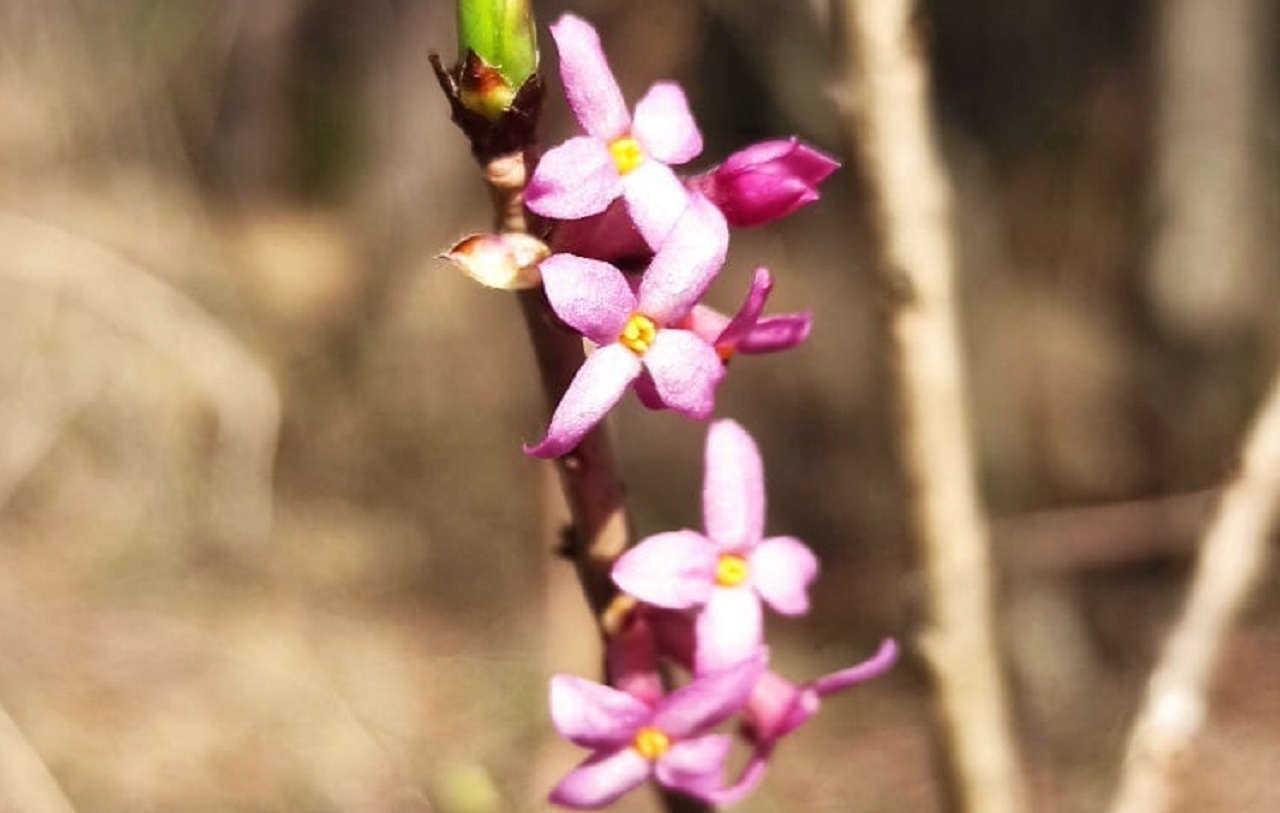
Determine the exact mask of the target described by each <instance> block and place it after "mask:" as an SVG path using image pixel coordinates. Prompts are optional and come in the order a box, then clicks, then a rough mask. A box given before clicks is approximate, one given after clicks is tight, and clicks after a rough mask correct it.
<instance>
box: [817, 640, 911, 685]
mask: <svg viewBox="0 0 1280 813" xmlns="http://www.w3.org/2000/svg"><path fill="white" fill-rule="evenodd" d="M897 660H898V643H897V641H894V640H893V639H892V638H886V639H884V640H883V641H881V642H880V648H879V649H877V650H876V654H874V655H872V656H871V657H870V658H867V659H866V660H865V661H863V662H862V663H860V664H858V665H856V666H850V667H849V668H848V669H841V670H840V671H839V672H833V673H831V674H829V675H824V676H823V677H820V678H818V679H817V680H815V681H813V682H812V683H811V684H809V685H810V686H811V687H812V688H813V691H814V692H815V693H816V694H817V695H818V696H819V697H826V696H827V695H829V694H831V693H832V692H838V691H841V690H842V689H847V688H849V687H850V686H852V685H854V684H855V683H861V682H862V681H864V680H870V679H871V678H873V677H877V676H879V675H882V674H884V673H885V672H886V671H888V669H889V667H891V666H893V664H894V663H895V662H896V661H897Z"/></svg>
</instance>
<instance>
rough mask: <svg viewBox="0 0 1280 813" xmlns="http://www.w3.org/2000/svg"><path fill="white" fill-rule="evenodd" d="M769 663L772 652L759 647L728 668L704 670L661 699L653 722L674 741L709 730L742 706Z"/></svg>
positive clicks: (655, 710) (654, 713)
mask: <svg viewBox="0 0 1280 813" xmlns="http://www.w3.org/2000/svg"><path fill="white" fill-rule="evenodd" d="M699 645H701V644H699ZM767 663H768V651H767V650H765V649H764V648H763V647H756V648H755V649H754V650H752V651H751V652H749V653H747V654H746V655H745V656H743V657H741V658H739V659H738V660H737V661H736V662H734V663H732V664H726V666H725V667H724V668H721V669H717V670H714V671H709V672H707V673H705V674H704V673H701V672H700V673H699V677H696V678H694V679H693V680H692V681H691V682H689V683H686V684H685V685H684V686H681V687H680V688H679V689H676V690H675V691H673V692H672V693H671V694H669V695H667V696H666V697H664V698H662V699H661V700H659V701H658V705H657V707H656V708H655V709H654V711H653V719H652V720H651V721H650V723H649V724H650V725H653V726H656V727H657V728H660V729H662V730H663V731H665V732H666V733H667V734H668V735H669V736H670V737H671V739H673V740H684V739H688V738H690V737H697V736H699V735H701V734H704V733H706V732H707V731H709V730H710V729H712V728H714V727H716V726H717V725H719V724H720V723H722V722H724V721H725V720H727V719H729V717H731V716H732V715H733V713H734V712H736V711H738V709H740V708H742V706H743V704H744V703H746V702H747V698H748V697H749V696H750V695H751V689H752V688H753V687H754V686H755V685H756V680H757V679H759V677H760V675H762V674H764V670H765V665H766V664H767Z"/></svg>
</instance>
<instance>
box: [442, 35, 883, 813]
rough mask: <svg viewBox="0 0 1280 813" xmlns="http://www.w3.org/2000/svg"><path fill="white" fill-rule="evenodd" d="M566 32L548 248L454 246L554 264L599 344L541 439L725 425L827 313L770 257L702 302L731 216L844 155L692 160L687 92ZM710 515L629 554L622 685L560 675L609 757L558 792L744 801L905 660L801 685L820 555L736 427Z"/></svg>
mask: <svg viewBox="0 0 1280 813" xmlns="http://www.w3.org/2000/svg"><path fill="white" fill-rule="evenodd" d="M551 33H552V36H553V37H554V39H555V42H556V46H557V48H558V51H559V56H560V73H561V78H562V84H563V87H564V91H565V94H566V96H567V97H568V102H569V107H570V109H571V110H572V112H573V114H574V116H575V117H576V119H577V121H578V124H579V125H580V126H581V128H582V134H581V135H578V136H575V137H573V138H570V139H569V140H567V141H565V142H564V143H562V144H560V145H558V146H555V147H553V148H552V149H550V150H548V151H547V152H546V154H545V155H543V156H542V158H541V160H540V161H539V163H538V165H537V167H536V168H535V170H534V173H533V176H532V178H531V179H530V181H529V183H528V186H527V189H526V194H525V205H526V206H527V208H528V209H529V210H530V211H531V212H532V213H533V214H534V215H536V216H537V217H539V218H541V222H542V223H544V224H545V225H546V230H545V233H544V236H545V237H546V246H545V247H541V244H539V246H538V247H534V249H530V248H529V247H527V246H523V245H520V244H516V243H512V242H509V241H507V240H505V239H504V238H496V239H487V238H485V239H479V238H471V239H468V240H465V241H463V242H461V243H459V244H458V245H457V246H455V248H454V249H453V250H452V251H451V253H450V256H451V257H453V258H454V259H455V261H456V262H458V263H459V265H460V266H462V267H464V270H467V271H468V273H471V274H472V276H475V277H476V278H478V279H481V280H482V281H486V282H487V283H488V284H497V285H500V286H502V287H519V286H527V285H532V284H537V279H538V277H540V280H541V284H542V286H543V290H544V292H545V294H546V298H547V302H548V303H549V305H550V307H551V309H552V310H553V311H554V312H555V314H556V316H558V317H559V319H560V321H562V322H563V323H564V324H565V325H566V326H568V327H569V328H571V329H572V330H574V331H576V332H577V333H579V334H581V335H582V336H583V337H584V338H585V339H586V340H587V341H589V342H590V343H591V344H592V345H593V346H594V350H593V351H592V352H591V354H590V355H589V356H588V357H587V359H586V361H585V362H584V363H583V365H582V367H581V368H580V369H579V371H578V373H577V375H576V377H575V378H574V380H573V382H572V383H571V384H570V386H569V388H568V390H567V391H566V392H565V394H564V395H563V397H562V399H561V401H560V403H559V404H558V405H557V407H556V409H555V410H554V412H553V414H552V417H551V421H550V425H549V427H548V428H547V431H546V434H545V436H544V437H543V438H542V439H541V440H540V441H538V442H537V443H535V444H533V445H531V446H527V447H526V448H525V451H526V453H528V454H531V455H535V456H538V457H547V458H551V457H560V456H562V455H566V454H569V453H570V452H572V451H573V449H574V448H575V447H576V446H577V445H578V444H579V442H580V441H581V440H582V439H583V437H584V436H586V434H587V433H588V432H590V431H591V430H592V428H593V427H594V426H595V425H596V424H597V423H599V422H600V420H601V419H603V418H604V416H605V415H606V414H607V413H608V412H609V410H610V409H612V408H613V406H614V404H616V403H617V402H618V401H619V400H620V399H621V398H622V396H623V395H624V393H625V392H626V391H627V390H628V389H634V390H635V392H636V395H637V397H638V398H639V399H640V401H641V402H642V403H643V404H644V405H645V406H647V407H650V408H652V409H669V410H672V411H674V412H677V413H680V414H682V415H685V416H688V417H690V418H694V419H705V418H708V417H710V415H711V413H712V411H713V408H714V405H715V393H716V388H717V386H718V385H719V383H720V381H721V380H722V379H723V378H724V375H725V369H726V365H727V363H728V361H729V359H730V358H731V357H732V356H733V355H735V354H736V353H747V354H752V353H768V352H775V351H780V350H785V349H788V348H791V347H794V346H795V345H797V344H799V343H801V342H803V341H804V340H805V339H806V338H807V336H808V334H809V327H810V316H809V314H807V313H790V314H781V315H768V316H766V315H764V309H765V304H766V301H767V300H768V297H769V294H770V292H771V291H772V289H773V277H772V275H771V274H770V273H769V271H768V270H767V269H764V268H758V269H756V271H755V273H754V274H753V275H752V278H751V281H750V285H749V287H748V289H747V292H746V294H745V297H744V299H743V301H742V304H741V306H740V307H739V308H738V310H737V312H736V313H734V314H732V315H727V314H722V313H720V312H718V311H716V310H713V309H712V308H710V307H708V306H707V305H705V304H703V303H702V297H703V295H704V293H705V292H706V291H707V289H708V286H709V285H710V284H711V282H712V280H713V279H714V278H715V277H716V276H717V275H718V274H719V273H720V272H721V270H722V266H723V264H724V261H725V257H726V253H727V251H728V245H729V230H730V227H742V226H756V225H760V224H764V223H768V222H771V221H773V220H776V219H778V218H780V217H783V216H785V215H787V214H790V213H791V212H793V211H794V210H796V209H797V208H798V207H800V206H803V205H804V204H806V203H809V202H811V201H813V200H815V199H816V198H817V196H818V194H817V186H818V184H819V183H821V182H822V180H824V179H825V178H826V177H827V176H828V175H830V174H831V173H832V172H833V171H834V170H835V169H836V167H837V163H836V162H835V161H834V160H833V159H832V158H830V157H829V156H827V155H824V154H823V153H821V152H820V151H818V150H816V149H813V148H812V147H809V146H807V145H805V144H802V143H801V142H799V141H797V140H796V139H783V140H776V141H768V142H764V143H760V144H756V145H754V146H751V147H748V148H746V149H744V150H741V151H740V152H738V153H736V154H734V155H732V156H730V157H729V158H728V159H727V160H725V161H724V162H723V163H721V164H720V165H718V166H716V167H715V168H714V169H712V170H710V171H708V172H704V173H702V174H697V175H689V174H685V173H682V172H680V171H678V170H677V168H678V167H681V166H683V165H684V164H686V163H688V162H689V161H691V160H693V159H694V158H697V157H698V156H699V154H700V153H701V152H702V135H701V133H700V131H699V130H698V126H697V124H696V123H695V122H694V120H693V117H692V115H691V114H690V112H689V106H688V102H687V100H686V98H685V95H684V92H683V91H682V90H681V89H680V87H679V86H677V85H675V84H671V83H666V82H662V83H658V84H656V85H654V86H653V87H652V88H651V89H650V90H649V91H648V92H647V93H646V94H645V95H644V97H643V98H641V100H640V101H639V103H637V104H636V105H635V108H634V109H629V108H628V107H627V105H626V103H625V101H624V100H623V97H622V93H621V91H620V90H619V88H618V84H617V82H616V81H615V79H614V77H613V74H612V72H611V71H610V70H609V65H608V63H607V61H606V59H605V56H604V53H603V51H602V50H601V47H600V40H599V37H598V36H597V34H596V32H595V30H594V29H593V28H592V27H591V26H590V25H589V24H587V23H586V22H584V21H583V20H581V19H579V18H577V17H574V16H571V15H566V16H564V17H561V18H560V20H559V21H558V22H556V23H555V24H554V25H552V26H551ZM548 254H549V256H548ZM535 265H536V272H535V271H533V270H532V269H533V267H534V266H535ZM702 519H703V521H702V530H701V531H694V530H688V529H686V530H679V531H671V532H667V533H660V534H656V535H654V536H651V537H649V538H647V539H644V540H642V541H641V542H640V543H639V544H638V545H636V546H635V547H634V548H632V549H630V550H629V551H627V552H626V553H625V554H623V555H622V556H621V557H620V558H619V559H618V560H617V561H616V562H615V563H614V566H613V570H612V576H613V580H614V582H615V584H616V585H617V587H618V588H619V590H620V591H622V594H623V595H624V596H625V597H626V598H624V599H623V606H627V607H629V610H628V611H627V613H626V615H625V619H624V621H623V622H622V624H621V627H620V629H618V630H616V631H615V632H614V633H613V634H612V635H611V636H610V639H609V641H608V644H607V653H606V658H607V666H608V679H609V682H608V684H607V685H604V684H598V683H594V682H591V681H588V680H584V679H582V678H577V677H572V676H567V675H557V676H555V677H554V678H553V679H552V681H551V717H552V721H553V723H554V725H555V727H556V729H557V731H559V733H560V734H561V735H562V736H564V737H565V738H566V739H568V740H570V741H571V742H573V743H575V744H577V745H580V746H582V747H584V748H586V749H589V750H590V752H591V754H590V755H589V756H588V757H587V758H586V760H585V761H583V762H582V763H581V764H580V765H579V766H578V767H577V768H575V769H574V770H572V771H571V772H570V773H569V774H568V775H567V776H565V777H564V779H563V780H561V782H560V783H559V784H558V785H557V786H556V787H555V789H554V790H553V791H552V792H551V800H552V801H553V802H555V803H557V804H560V805H563V806H566V807H572V808H598V807H603V806H605V805H607V804H609V803H611V802H612V801H614V800H615V799H617V798H618V797H620V796H622V795H623V794H625V793H627V792H628V791H630V790H631V789H633V788H635V787H637V786H638V785H640V784H642V783H644V782H645V781H646V780H648V779H651V778H652V779H653V780H655V781H657V782H658V783H660V784H661V785H664V786H666V787H668V788H671V789H674V790H676V791H679V792H682V793H685V794H688V795H691V796H694V797H696V798H700V799H703V800H706V801H708V802H711V803H716V804H721V803H728V802H732V801H735V800H737V799H739V798H741V797H742V796H744V795H745V794H746V793H748V792H749V791H750V790H751V789H752V788H753V787H754V786H755V785H756V783H757V782H758V781H759V779H760V777H761V776H762V774H763V773H764V770H765V768H766V766H767V764H768V761H769V759H770V756H771V755H772V753H773V750H774V748H775V746H776V745H777V743H778V742H779V741H780V740H781V739H782V738H783V737H785V736H786V735H787V734H789V733H790V732H792V731H794V730H795V729H796V728H797V727H799V726H800V725H801V724H802V723H804V722H805V721H806V720H807V719H808V718H809V717H811V716H812V715H813V714H814V713H815V712H816V711H817V708H818V706H819V703H820V702H821V699H822V698H823V697H825V696H827V695H830V694H831V693H833V692H836V691H839V690H841V689H844V688H847V687H849V686H852V685H854V684H855V683H858V682H860V681H862V680H865V679H867V678H869V677H872V676H874V675H876V674H879V673H880V672H882V671H884V670H885V669H887V668H888V667H889V666H890V665H891V664H892V663H893V661H894V659H895V658H896V656H897V649H896V646H895V645H894V643H893V642H892V641H886V642H885V643H884V644H882V645H881V647H880V650H879V651H878V652H877V653H876V654H875V655H873V656H872V657H871V658H870V659H869V660H867V661H865V662H864V663H862V664H859V665H857V666H853V667H850V668H848V669H845V670H842V671H839V672H836V673H834V674H831V675H827V676H825V677H822V678H819V679H818V680H815V681H812V682H809V683H805V684H795V683H792V682H790V681H788V680H787V679H785V678H783V677H781V676H780V675H778V674H776V673H774V672H772V671H770V670H769V663H768V661H769V650H768V647H767V646H766V645H765V640H764V616H765V612H766V609H767V610H770V611H773V612H776V613H779V614H782V615H788V616H796V615H802V614H804V613H805V612H807V611H808V608H809V598H808V590H809V586H810V584H811V583H812V582H813V580H814V579H815V578H816V576H817V574H818V561H817V559H816V557H815V556H814V555H813V553H812V551H810V549H809V548H808V547H807V546H806V545H805V544H804V543H803V542H801V541H800V540H799V539H796V538H794V537H789V536H766V534H765V494H764V471H763V465H762V463H761V460H760V454H759V451H758V449H757V448H756V444H755V442H754V441H753V440H752V438H751V437H750V435H748V434H747V432H746V430H744V429H743V428H742V427H741V426H739V425H738V424H737V423H734V422H733V421H730V420H719V421H715V422H713V423H712V424H711V425H710V429H709V432H708V435H707V445H706V466H705V479H704V484H703V518H702ZM672 667H674V668H675V669H676V670H677V671H679V672H680V673H682V674H684V675H687V676H688V679H687V680H686V681H685V682H684V684H683V685H681V686H679V687H678V688H675V689H674V690H671V691H668V690H666V689H665V688H664V683H663V681H662V679H661V676H662V674H664V673H665V672H669V671H670V669H671V668H672ZM734 718H736V719H737V721H738V723H739V725H738V729H737V730H738V733H739V736H740V737H741V739H742V741H743V742H745V743H746V746H747V752H748V756H747V757H746V759H745V762H744V763H743V766H742V768H741V770H740V771H738V772H737V776H736V778H735V779H733V780H732V781H728V780H726V778H725V772H726V771H725V768H726V759H727V756H728V753H729V750H730V748H731V745H732V743H733V741H734V737H733V736H732V735H730V734H727V733H723V732H722V731H721V730H720V729H721V727H722V724H724V723H726V721H729V720H731V719H734Z"/></svg>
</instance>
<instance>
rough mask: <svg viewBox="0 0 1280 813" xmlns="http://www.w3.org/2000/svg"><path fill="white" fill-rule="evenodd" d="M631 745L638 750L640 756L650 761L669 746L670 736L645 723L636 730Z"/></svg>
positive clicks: (660, 754)
mask: <svg viewBox="0 0 1280 813" xmlns="http://www.w3.org/2000/svg"><path fill="white" fill-rule="evenodd" d="M631 747H632V748H634V749H636V750H637V751H639V752H640V756H642V757H644V758H645V759H647V760H649V761H650V762H652V761H653V760H655V759H657V758H658V757H660V756H662V755H663V754H664V753H666V751H667V749H668V748H670V747H671V738H670V737H668V736H667V735H666V734H664V733H663V732H662V731H661V730H659V729H656V728H654V727H653V726H648V725H647V726H645V727H644V728H641V729H640V730H639V731H637V732H636V735H635V737H633V738H632V740H631Z"/></svg>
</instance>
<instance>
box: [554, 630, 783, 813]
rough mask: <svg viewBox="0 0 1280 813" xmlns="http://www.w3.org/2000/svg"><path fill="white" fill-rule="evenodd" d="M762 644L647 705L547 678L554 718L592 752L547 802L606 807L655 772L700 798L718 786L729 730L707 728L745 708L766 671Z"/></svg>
mask: <svg viewBox="0 0 1280 813" xmlns="http://www.w3.org/2000/svg"><path fill="white" fill-rule="evenodd" d="M765 662H766V656H765V653H764V652H763V651H759V652H756V653H755V654H753V655H752V656H751V657H749V658H747V659H745V660H743V661H741V662H739V663H736V664H734V665H733V666H731V667H729V668H727V669H724V670H721V671H719V672H715V673H711V674H707V675H704V676H702V677H699V678H697V679H695V680H693V681H692V682H690V683H688V684H686V685H685V686H682V687H681V688H679V689H676V690H675V691H673V692H671V693H670V694H667V695H664V696H663V697H662V698H660V699H659V700H658V701H657V702H656V703H654V704H652V705H650V704H648V703H645V702H644V701H642V700H640V699H638V698H636V697H633V696H631V695H630V694H627V693H626V692H623V691H620V690H618V689H615V688H612V687H610V686H604V685H601V684H598V683H593V682H592V681H589V680H584V679H582V678H578V677H573V676H571V675H556V676H555V677H553V678H552V679H551V721H552V723H553V724H554V725H555V728H556V731H558V732H559V733H560V735H561V736H562V737H564V738H565V739H567V740H569V741H570V742H572V743H574V744H576V745H581V746H582V747H584V748H590V749H591V750H592V751H594V752H595V753H593V754H592V755H591V756H589V757H588V758H587V759H586V760H585V761H583V762H582V763H581V764H580V765H578V767H577V768H574V769H573V770H572V771H570V772H569V774H568V775H566V776H565V777H564V778H563V779H562V780H560V783H559V784H558V785H556V787H555V789H554V790H552V791H551V796H550V799H551V801H552V802H554V803H556V804H559V805H564V806H565V807H571V808H577V809H594V808H600V807H604V806H606V805H608V804H610V803H611V802H613V801H614V800H616V799H617V798H618V797H620V796H622V795H623V794H625V793H627V792H628V791H630V790H632V789H633V788H635V787H637V786H639V785H640V784H642V783H643V782H644V781H645V780H646V779H648V778H649V777H651V776H652V777H653V778H654V779H656V780H657V781H658V782H659V783H660V784H662V785H664V786H666V787H668V788H672V789H673V790H678V791H680V792H682V793H686V794H689V795H690V796H694V797H698V798H710V797H711V796H712V795H713V794H714V793H715V792H716V791H717V790H718V789H719V788H720V787H721V775H722V773H723V770H724V759H725V755H726V754H727V753H728V751H729V746H730V744H731V742H732V737H731V736H730V735H728V734H712V733H709V732H710V731H711V729H713V728H714V727H715V726H717V725H719V724H720V723H722V722H724V721H725V720H727V719H729V717H731V716H732V715H733V714H734V713H735V712H737V711H738V710H739V709H740V708H742V704H743V703H744V702H746V699H747V697H748V695H750V693H751V691H752V689H753V688H754V686H755V685H756V682H757V680H758V679H759V677H760V675H761V674H762V673H763V672H764V668H765Z"/></svg>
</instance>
